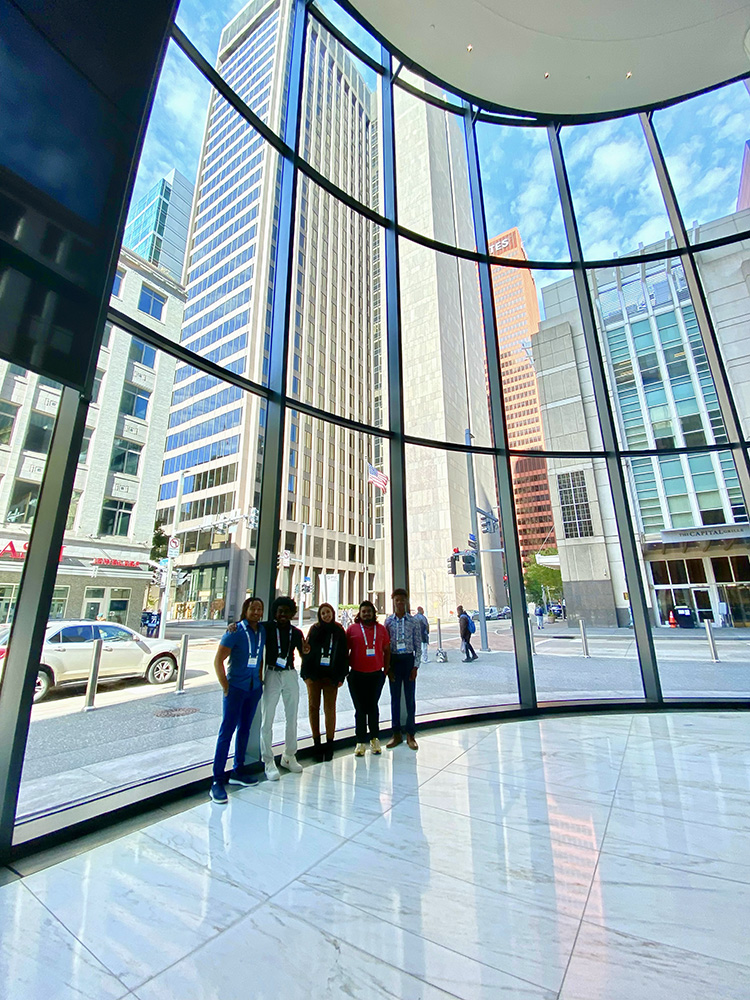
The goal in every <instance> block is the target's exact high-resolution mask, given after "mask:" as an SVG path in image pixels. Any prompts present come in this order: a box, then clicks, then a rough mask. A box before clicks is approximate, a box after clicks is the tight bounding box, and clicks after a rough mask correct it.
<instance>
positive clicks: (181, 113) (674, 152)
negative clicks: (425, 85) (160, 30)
mask: <svg viewBox="0 0 750 1000" xmlns="http://www.w3.org/2000/svg"><path fill="white" fill-rule="evenodd" d="M318 3H319V6H320V7H321V9H322V10H323V11H324V13H326V15H327V16H328V17H329V18H330V20H331V21H333V22H334V23H336V24H337V25H339V26H340V27H341V28H342V29H343V30H344V31H345V32H347V34H348V36H349V37H350V38H352V40H354V41H356V42H357V44H359V45H360V47H361V48H363V49H364V50H365V51H367V52H368V53H370V54H371V55H373V56H375V55H377V52H378V45H377V43H375V41H374V40H372V39H369V38H368V36H367V34H366V33H365V32H364V31H363V29H362V28H360V27H359V26H358V25H356V24H355V22H353V21H352V20H351V18H349V17H348V15H346V14H344V12H343V11H341V10H340V9H339V8H337V6H336V4H335V3H334V2H333V0H318ZM243 6H244V3H243V2H242V0H216V2H214V3H205V2H204V0H183V2H182V3H181V5H180V9H179V13H178V16H177V22H178V24H179V25H180V27H181V28H182V29H183V31H185V33H186V34H187V35H188V37H189V38H191V40H192V41H193V42H194V43H195V44H196V46H197V47H198V48H199V49H200V50H201V52H203V54H204V55H205V56H206V57H207V59H209V61H210V62H212V63H213V62H214V61H215V57H216V51H217V47H218V41H219V36H220V33H221V29H222V28H223V26H224V25H225V24H226V23H227V22H228V21H229V20H230V19H231V18H232V17H233V16H234V15H235V14H236V13H237V12H238V11H239V10H241V9H242V7H243ZM209 95H210V87H209V85H208V83H206V81H205V80H204V79H203V77H202V76H201V74H200V73H199V72H198V71H197V70H196V69H194V68H193V67H192V65H191V64H190V63H189V61H188V60H187V59H186V58H185V57H184V56H183V55H182V54H181V52H180V51H179V49H178V48H177V47H176V46H175V45H174V44H173V43H172V44H170V48H169V52H168V54H167V58H166V61H165V65H164V69H163V72H162V76H161V79H160V83H159V87H158V90H157V95H156V100H155V103H154V108H153V112H152V115H151V120H150V123H149V128H148V132H147V136H146V141H145V145H144V152H143V157H142V160H141V165H140V168H139V171H138V177H137V181H136V190H135V194H134V199H135V200H137V199H138V198H139V197H140V196H141V195H142V194H144V193H145V191H146V190H147V189H148V188H149V187H150V186H151V185H152V184H153V183H155V182H156V181H157V180H158V179H159V178H160V177H162V176H163V175H164V174H166V173H168V172H169V170H171V168H172V167H174V166H176V167H177V168H178V169H179V170H181V171H182V173H184V174H185V175H186V176H187V177H188V178H189V179H190V180H194V178H195V175H196V172H197V168H198V159H199V155H200V148H201V142H202V138H203V128H204V124H205V115H206V108H207V106H208V99H209ZM498 100H500V101H502V95H498ZM654 124H655V127H656V130H657V134H658V136H659V140H660V142H661V144H662V148H663V150H664V154H665V156H666V159H667V162H668V165H669V168H670V171H671V175H672V179H673V183H674V187H675V191H676V193H677V197H678V200H679V202H680V206H681V208H682V211H683V215H684V218H685V221H686V223H687V224H688V225H691V224H692V222H693V220H697V221H698V222H699V223H704V222H707V221H710V220H712V219H716V218H720V217H721V216H724V215H728V214H730V213H731V212H733V211H734V210H735V206H736V200H737V190H738V186H739V177H740V169H741V165H742V154H743V147H744V143H745V141H746V140H748V139H750V95H748V91H747V89H746V87H745V85H744V84H743V83H737V84H733V85H732V86H730V87H725V88H723V89H721V90H720V91H716V92H713V93H711V94H706V95H704V96H702V97H698V98H694V99H692V100H690V101H687V102H683V103H682V104H680V105H676V106H675V107H672V108H669V109H667V110H665V111H660V112H657V113H656V114H655V115H654ZM561 135H562V143H563V150H564V153H565V157H566V164H567V167H568V173H569V177H570V184H571V189H572V191H573V198H574V204H575V207H576V211H577V214H578V219H579V228H580V232H581V239H582V242H583V247H584V253H585V254H586V256H587V257H589V258H590V259H599V258H605V257H610V256H612V255H613V254H624V253H627V252H628V251H632V250H634V249H636V248H637V247H638V244H639V243H643V244H649V243H653V242H655V241H658V240H660V239H663V237H664V234H665V232H666V231H668V230H669V223H668V220H667V217H666V211H665V209H664V205H663V203H662V200H661V196H660V194H659V189H658V186H657V183H656V177H655V174H654V170H653V166H652V164H651V160H650V157H649V154H648V150H647V148H646V144H645V140H644V138H643V133H642V130H641V126H640V123H639V121H638V119H637V117H626V118H620V119H616V120H614V121H610V122H603V123H596V124H593V125H580V126H573V127H569V128H564V129H563V130H562V133H561ZM478 143H479V153H480V167H481V171H482V178H483V183H484V199H485V209H486V214H487V227H488V231H489V233H490V235H492V236H494V235H496V234H497V233H500V232H502V231H503V230H505V229H508V228H510V227H511V226H514V225H515V226H518V228H519V229H520V231H521V236H522V239H523V242H524V245H525V248H526V252H527V254H528V256H529V257H530V258H532V259H536V260H555V261H564V260H567V259H569V257H568V250H567V244H566V241H565V234H564V231H563V227H562V215H561V212H560V206H559V200H558V197H557V191H556V187H555V183H554V176H553V172H552V161H551V156H550V152H549V143H548V139H547V134H546V131H545V130H544V129H527V128H521V127H511V126H498V125H489V124H485V123H481V124H480V125H479V126H478ZM559 276H560V275H559V273H558V274H555V273H554V272H552V273H550V274H549V275H541V274H540V275H539V276H538V277H539V283H546V281H549V280H555V279H556V278H558V277H559Z"/></svg>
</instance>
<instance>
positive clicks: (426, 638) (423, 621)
mask: <svg viewBox="0 0 750 1000" xmlns="http://www.w3.org/2000/svg"><path fill="white" fill-rule="evenodd" d="M414 617H415V618H416V619H417V621H418V622H419V624H420V625H421V627H422V663H429V662H430V657H429V656H428V653H427V647H428V646H429V645H430V623H429V621H428V620H427V615H426V614H425V613H424V608H423V607H420V606H419V605H417V613H416V614H415V615H414Z"/></svg>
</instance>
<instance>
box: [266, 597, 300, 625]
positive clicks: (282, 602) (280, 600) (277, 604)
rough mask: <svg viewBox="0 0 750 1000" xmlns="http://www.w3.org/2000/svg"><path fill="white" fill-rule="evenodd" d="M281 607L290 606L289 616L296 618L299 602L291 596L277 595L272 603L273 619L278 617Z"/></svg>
mask: <svg viewBox="0 0 750 1000" xmlns="http://www.w3.org/2000/svg"><path fill="white" fill-rule="evenodd" d="M279 608H289V617H290V618H294V616H295V615H296V614H297V602H296V601H295V600H294V599H293V598H291V597H277V598H276V600H275V601H274V602H273V604H272V605H271V619H272V620H273V619H274V618H275V617H276V612H277V611H278V610H279Z"/></svg>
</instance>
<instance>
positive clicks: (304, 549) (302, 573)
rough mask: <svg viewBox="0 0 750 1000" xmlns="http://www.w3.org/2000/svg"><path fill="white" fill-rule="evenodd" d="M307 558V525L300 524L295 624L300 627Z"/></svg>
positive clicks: (303, 608)
mask: <svg viewBox="0 0 750 1000" xmlns="http://www.w3.org/2000/svg"><path fill="white" fill-rule="evenodd" d="M306 558H307V525H306V524H303V525H302V565H301V566H300V571H299V620H298V622H297V625H298V626H299V628H300V629H301V628H302V618H303V614H304V610H305V589H304V588H305V559H306Z"/></svg>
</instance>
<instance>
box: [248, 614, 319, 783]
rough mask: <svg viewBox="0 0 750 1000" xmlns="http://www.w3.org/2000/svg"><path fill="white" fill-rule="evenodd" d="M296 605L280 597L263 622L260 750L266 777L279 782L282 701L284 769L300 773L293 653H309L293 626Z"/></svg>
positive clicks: (297, 704)
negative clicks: (276, 749)
mask: <svg viewBox="0 0 750 1000" xmlns="http://www.w3.org/2000/svg"><path fill="white" fill-rule="evenodd" d="M296 613H297V605H296V603H295V602H294V601H293V600H292V598H291V597H277V598H276V600H275V601H274V602H273V604H272V605H271V618H270V620H269V621H267V622H264V627H265V633H266V636H265V639H266V656H265V669H264V673H263V678H264V680H263V700H262V706H263V722H262V723H261V729H260V748H261V755H262V757H263V763H264V765H265V769H266V777H267V778H268V780H269V781H278V779H279V770H278V768H277V767H276V762H275V760H274V756H273V720H274V716H275V715H276V707H277V705H278V704H279V699H280V698H281V699H282V701H283V702H284V715H285V717H286V732H285V739H284V752H283V753H282V755H281V766H282V767H284V768H286V770H287V771H295V772H298V771H301V770H302V765H301V764H300V763H299V761H298V760H297V757H296V754H297V711H298V709H299V677H298V676H297V671H296V670H295V668H294V651H295V650H296V651H297V652H298V653H299V655H300V656H304V655H305V654H307V653H309V651H310V647H309V646H308V645H307V641H306V640H305V637H304V635H303V634H302V632H301V631H300V630H299V629H298V628H296V627H295V626H294V625H292V618H294V616H295V615H296Z"/></svg>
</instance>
